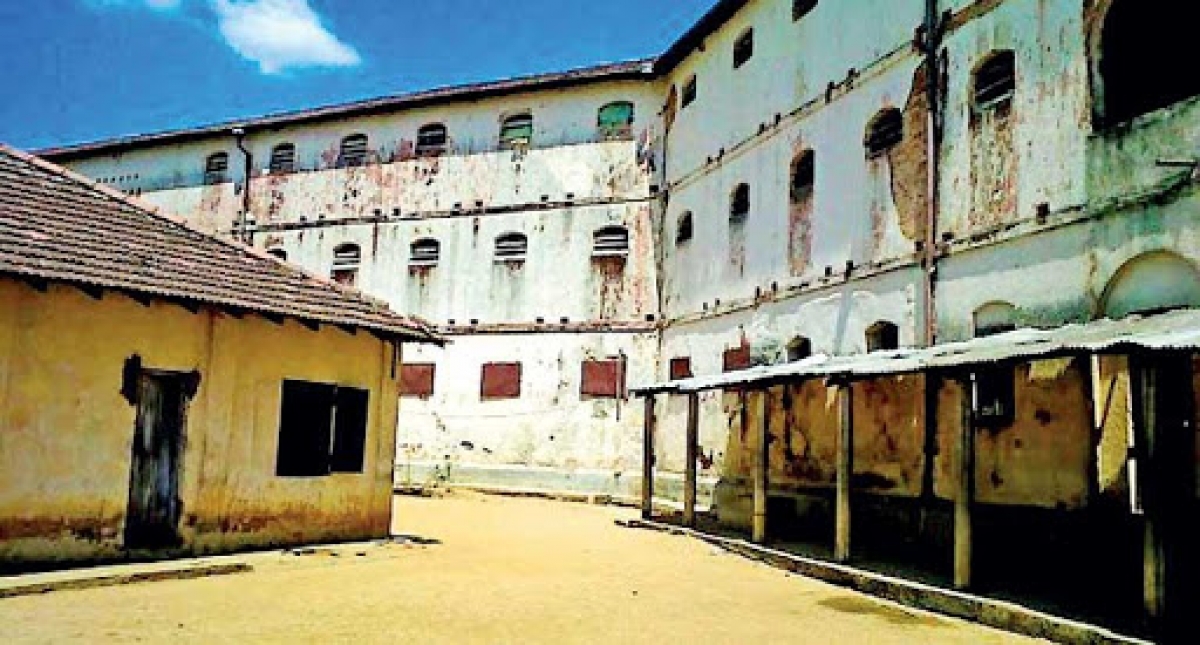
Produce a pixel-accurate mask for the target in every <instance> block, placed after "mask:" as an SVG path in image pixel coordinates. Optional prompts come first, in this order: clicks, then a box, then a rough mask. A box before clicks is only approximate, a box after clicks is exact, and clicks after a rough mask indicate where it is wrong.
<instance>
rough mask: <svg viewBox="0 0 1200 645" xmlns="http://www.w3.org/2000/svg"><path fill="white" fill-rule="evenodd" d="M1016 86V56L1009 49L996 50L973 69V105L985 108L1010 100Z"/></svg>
mask: <svg viewBox="0 0 1200 645" xmlns="http://www.w3.org/2000/svg"><path fill="white" fill-rule="evenodd" d="M1016 87H1017V77H1016V57H1015V56H1014V55H1013V53H1012V52H1011V51H1001V52H996V53H994V54H992V55H991V56H990V57H988V59H987V60H986V61H984V62H983V64H982V65H980V66H979V69H977V70H975V87H974V98H975V107H976V108H977V109H986V108H989V107H993V106H996V105H999V104H1001V103H1005V102H1008V101H1011V100H1012V97H1013V93H1014V92H1015V91H1016Z"/></svg>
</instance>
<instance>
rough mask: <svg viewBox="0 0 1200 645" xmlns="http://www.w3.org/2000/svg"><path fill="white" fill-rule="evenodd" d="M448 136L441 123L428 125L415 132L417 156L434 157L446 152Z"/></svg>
mask: <svg viewBox="0 0 1200 645" xmlns="http://www.w3.org/2000/svg"><path fill="white" fill-rule="evenodd" d="M449 138H450V135H449V131H448V130H447V129H446V126H444V125H442V124H441V123H429V124H427V125H423V126H421V129H419V130H417V156H419V157H435V156H437V155H440V154H442V153H444V152H446V146H447V142H448V141H449Z"/></svg>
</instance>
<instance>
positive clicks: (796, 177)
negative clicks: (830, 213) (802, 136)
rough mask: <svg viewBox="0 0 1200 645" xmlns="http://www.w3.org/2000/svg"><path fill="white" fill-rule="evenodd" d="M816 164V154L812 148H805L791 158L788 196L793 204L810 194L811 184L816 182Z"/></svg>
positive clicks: (811, 190)
mask: <svg viewBox="0 0 1200 645" xmlns="http://www.w3.org/2000/svg"><path fill="white" fill-rule="evenodd" d="M816 164H817V160H816V154H815V153H813V151H812V150H805V151H803V152H801V153H800V154H798V155H796V158H795V159H793V160H792V171H791V191H790V196H791V200H792V203H793V204H799V203H800V202H802V201H804V200H806V199H808V198H809V197H811V196H812V192H813V185H814V184H815V183H816V174H817V166H816Z"/></svg>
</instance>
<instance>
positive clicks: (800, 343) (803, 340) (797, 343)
mask: <svg viewBox="0 0 1200 645" xmlns="http://www.w3.org/2000/svg"><path fill="white" fill-rule="evenodd" d="M809 356H812V341H811V340H809V339H808V338H807V337H805V336H797V337H795V338H793V339H792V340H790V341H788V344H787V359H788V362H789V363H795V362H796V361H802V360H804V359H806V358H808V357H809Z"/></svg>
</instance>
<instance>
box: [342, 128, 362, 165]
mask: <svg viewBox="0 0 1200 645" xmlns="http://www.w3.org/2000/svg"><path fill="white" fill-rule="evenodd" d="M366 163H367V135H365V134H352V135H350V136H348V137H346V138H345V139H342V145H341V148H340V149H339V150H338V166H339V167H341V168H347V167H351V166H362V165H366Z"/></svg>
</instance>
